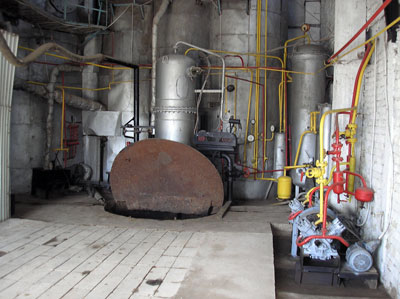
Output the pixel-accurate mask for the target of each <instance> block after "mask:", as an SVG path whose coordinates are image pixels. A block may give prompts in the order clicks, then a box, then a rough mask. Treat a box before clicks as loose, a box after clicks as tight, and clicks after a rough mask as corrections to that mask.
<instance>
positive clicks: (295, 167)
mask: <svg viewBox="0 0 400 299" xmlns="http://www.w3.org/2000/svg"><path fill="white" fill-rule="evenodd" d="M306 167H310V165H308V164H303V165H293V166H285V167H284V168H283V175H284V176H286V171H287V170H289V169H297V168H306Z"/></svg>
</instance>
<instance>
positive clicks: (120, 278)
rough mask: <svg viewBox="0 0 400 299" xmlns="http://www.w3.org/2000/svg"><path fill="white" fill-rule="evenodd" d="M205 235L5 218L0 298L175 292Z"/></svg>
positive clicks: (135, 295)
mask: <svg viewBox="0 0 400 299" xmlns="http://www.w3.org/2000/svg"><path fill="white" fill-rule="evenodd" d="M204 235H205V233H202V232H188V231H184V232H176V231H167V230H157V229H135V228H118V227H106V226H85V225H64V224H54V223H46V222H41V221H31V220H21V219H10V220H8V221H6V222H3V223H1V224H0V298H7V299H10V298H52V299H54V298H74V299H76V298H96V299H98V298H142V297H147V298H148V297H153V298H167V297H168V298H169V297H172V296H174V295H175V294H176V292H177V291H178V289H179V287H180V284H181V282H182V281H183V280H184V278H185V275H186V273H187V271H188V269H189V267H190V265H191V263H192V260H193V257H194V256H195V255H196V253H197V249H198V248H199V245H200V243H201V242H202V240H203V239H204Z"/></svg>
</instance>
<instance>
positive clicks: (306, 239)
mask: <svg viewBox="0 0 400 299" xmlns="http://www.w3.org/2000/svg"><path fill="white" fill-rule="evenodd" d="M301 238H302V236H300V237H298V238H297V240H296V245H297V246H298V247H301V246H303V245H304V244H307V243H308V242H310V241H311V240H312V239H331V240H338V241H340V242H341V243H342V244H343V245H344V246H346V247H349V246H350V244H349V243H348V242H347V241H346V240H345V239H343V238H342V237H340V236H321V235H313V236H308V237H307V238H305V239H304V240H303V241H301V242H300V239H301Z"/></svg>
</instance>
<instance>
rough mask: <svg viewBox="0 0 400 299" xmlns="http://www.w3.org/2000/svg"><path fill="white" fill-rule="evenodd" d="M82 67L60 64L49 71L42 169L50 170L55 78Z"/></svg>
mask: <svg viewBox="0 0 400 299" xmlns="http://www.w3.org/2000/svg"><path fill="white" fill-rule="evenodd" d="M81 71H82V67H79V66H72V65H68V64H61V65H58V66H55V67H54V68H53V69H52V70H51V74H50V82H49V84H47V90H48V92H49V96H48V99H47V102H48V112H47V120H46V135H47V136H46V148H45V152H44V169H50V150H51V141H52V139H53V115H54V113H53V111H54V96H55V92H54V91H55V87H56V82H57V77H58V74H59V73H60V72H81Z"/></svg>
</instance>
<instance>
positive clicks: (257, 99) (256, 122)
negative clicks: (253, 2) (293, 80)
mask: <svg viewBox="0 0 400 299" xmlns="http://www.w3.org/2000/svg"><path fill="white" fill-rule="evenodd" d="M256 51H257V53H260V51H261V0H257V39H256ZM259 66H260V56H257V57H256V67H257V69H256V82H260V69H258V67H259ZM255 101H256V102H255V115H254V119H255V127H254V137H255V140H254V148H253V159H254V163H253V167H254V168H255V169H258V138H259V136H258V129H259V128H258V126H259V101H260V87H259V86H258V85H257V86H256V98H255Z"/></svg>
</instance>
